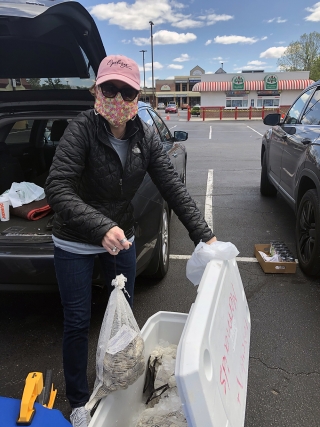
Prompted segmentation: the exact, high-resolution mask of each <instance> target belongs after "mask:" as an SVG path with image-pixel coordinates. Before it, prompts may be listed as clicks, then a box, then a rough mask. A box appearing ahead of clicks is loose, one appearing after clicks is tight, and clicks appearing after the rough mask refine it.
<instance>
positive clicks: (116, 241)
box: [101, 226, 132, 255]
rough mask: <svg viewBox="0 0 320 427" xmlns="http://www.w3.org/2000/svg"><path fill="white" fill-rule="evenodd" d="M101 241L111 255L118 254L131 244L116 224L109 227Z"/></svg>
mask: <svg viewBox="0 0 320 427" xmlns="http://www.w3.org/2000/svg"><path fill="white" fill-rule="evenodd" d="M101 243H102V246H103V247H104V248H105V249H106V250H107V251H108V252H109V254H111V255H118V253H119V252H120V251H121V250H122V249H129V248H130V246H131V245H132V243H130V242H128V240H127V239H126V236H125V234H124V231H123V230H122V229H121V228H119V227H117V226H115V227H112V228H110V230H109V231H108V232H107V233H106V234H105V235H104V238H103V239H102V242H101Z"/></svg>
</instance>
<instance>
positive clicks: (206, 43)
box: [204, 40, 212, 46]
mask: <svg viewBox="0 0 320 427" xmlns="http://www.w3.org/2000/svg"><path fill="white" fill-rule="evenodd" d="M211 43H212V40H207V41H206V42H205V44H204V45H205V46H208V45H209V44H211Z"/></svg>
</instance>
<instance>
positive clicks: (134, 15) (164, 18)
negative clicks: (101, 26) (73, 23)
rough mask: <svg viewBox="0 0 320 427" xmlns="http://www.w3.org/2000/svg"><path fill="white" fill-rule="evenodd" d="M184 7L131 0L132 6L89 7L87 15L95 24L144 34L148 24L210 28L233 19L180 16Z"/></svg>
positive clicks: (168, 1)
mask: <svg viewBox="0 0 320 427" xmlns="http://www.w3.org/2000/svg"><path fill="white" fill-rule="evenodd" d="M185 7H186V6H185V5H184V4H182V3H179V2H177V1H172V0H162V1H158V2H155V1H154V0H135V1H134V2H133V3H132V4H131V3H129V2H125V1H119V2H110V3H105V4H98V5H96V6H93V7H90V8H89V12H90V13H91V14H92V15H93V16H94V17H95V18H96V19H98V20H101V21H108V22H109V24H110V25H118V26H119V27H122V28H124V29H126V30H146V29H148V28H150V24H149V21H152V22H154V23H155V25H161V24H171V25H172V26H174V27H178V28H184V29H185V28H197V27H204V26H206V25H213V24H215V23H216V22H218V21H228V20H229V19H233V16H231V15H225V14H222V15H216V14H214V13H210V14H208V15H206V16H194V15H191V14H188V15H186V14H183V13H181V10H182V9H183V8H185Z"/></svg>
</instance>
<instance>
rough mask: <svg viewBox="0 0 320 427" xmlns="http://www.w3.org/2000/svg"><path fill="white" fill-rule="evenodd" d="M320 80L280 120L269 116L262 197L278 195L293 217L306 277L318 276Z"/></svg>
mask: <svg viewBox="0 0 320 427" xmlns="http://www.w3.org/2000/svg"><path fill="white" fill-rule="evenodd" d="M319 101H320V81H318V82H316V83H314V84H312V85H311V86H309V87H308V88H307V89H305V90H304V92H302V94H301V95H300V96H299V97H298V98H297V100H296V101H295V102H294V103H293V104H292V106H291V108H290V109H289V111H288V112H287V114H286V116H285V117H284V119H281V115H280V114H268V115H267V116H266V117H265V118H264V120H263V122H264V124H266V125H269V126H272V128H270V129H268V130H267V131H266V133H265V134H264V135H263V137H262V146H261V166H262V169H261V180H260V192H261V194H262V195H264V196H276V194H277V192H279V193H280V194H281V195H282V196H283V198H284V199H285V200H286V201H287V202H288V203H289V205H290V206H291V207H292V208H293V209H294V212H295V214H296V227H295V237H296V247H297V256H298V260H299V266H300V268H301V269H302V270H303V271H304V273H305V274H307V275H310V276H318V275H319V274H320V103H319Z"/></svg>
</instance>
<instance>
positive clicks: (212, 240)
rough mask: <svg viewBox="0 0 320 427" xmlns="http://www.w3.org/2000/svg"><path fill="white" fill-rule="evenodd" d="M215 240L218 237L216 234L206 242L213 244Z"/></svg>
mask: <svg viewBox="0 0 320 427" xmlns="http://www.w3.org/2000/svg"><path fill="white" fill-rule="evenodd" d="M213 242H217V238H216V236H214V237H212V239H210V240H208V241H207V242H206V244H207V245H211V243H213Z"/></svg>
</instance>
